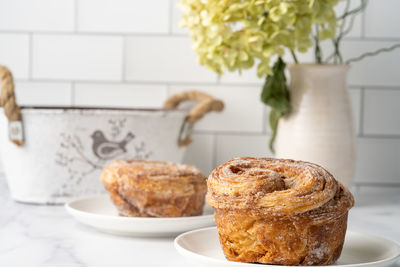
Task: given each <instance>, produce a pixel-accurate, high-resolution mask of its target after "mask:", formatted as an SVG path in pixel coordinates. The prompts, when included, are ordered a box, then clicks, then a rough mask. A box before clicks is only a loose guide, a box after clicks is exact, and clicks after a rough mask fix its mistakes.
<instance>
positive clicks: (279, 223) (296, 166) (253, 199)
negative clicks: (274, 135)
mask: <svg viewBox="0 0 400 267" xmlns="http://www.w3.org/2000/svg"><path fill="white" fill-rule="evenodd" d="M207 184H208V193H207V202H208V203H209V204H210V205H211V206H212V207H214V210H215V221H216V224H217V227H218V233H219V239H220V243H221V246H222V249H223V251H224V254H225V256H226V258H227V259H228V260H231V261H239V262H254V263H264V264H281V265H329V264H333V263H334V262H335V261H336V260H337V259H338V258H339V256H340V253H341V250H342V247H343V242H344V238H345V234H346V227H347V214H348V211H349V209H350V208H351V207H352V206H353V204H354V200H353V196H352V195H351V193H350V192H349V191H348V190H347V189H346V188H345V187H344V186H343V185H342V184H341V183H339V182H338V181H336V180H335V179H334V177H333V176H332V175H331V174H330V173H329V172H328V171H327V170H325V169H324V168H322V167H320V166H318V165H316V164H312V163H308V162H302V161H294V160H287V159H270V158H250V157H244V158H235V159H231V160H230V161H228V162H226V163H224V164H222V165H221V166H219V167H218V168H216V169H215V170H214V171H213V172H212V173H211V174H210V176H209V178H208V182H207Z"/></svg>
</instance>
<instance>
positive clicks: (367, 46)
mask: <svg viewBox="0 0 400 267" xmlns="http://www.w3.org/2000/svg"><path fill="white" fill-rule="evenodd" d="M397 43H398V42H395V41H393V42H387V41H367V40H358V41H354V40H346V41H344V42H343V46H342V52H343V56H344V58H345V59H349V58H353V57H357V56H359V55H361V54H363V53H365V52H371V51H376V50H377V49H380V48H385V47H390V46H393V45H395V44H397ZM399 62H400V49H397V50H394V51H391V52H386V53H381V54H379V55H376V56H374V57H366V58H364V59H363V60H361V61H359V62H354V63H351V68H350V72H349V84H350V85H358V86H362V85H367V86H379V85H381V86H398V85H399V84H400V75H399V71H398V69H399V66H400V63H399Z"/></svg>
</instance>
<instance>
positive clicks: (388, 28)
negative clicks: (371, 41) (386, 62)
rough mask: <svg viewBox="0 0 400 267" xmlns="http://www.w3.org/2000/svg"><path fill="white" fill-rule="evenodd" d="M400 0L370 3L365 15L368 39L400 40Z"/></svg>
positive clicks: (382, 0) (383, 0)
mask: <svg viewBox="0 0 400 267" xmlns="http://www.w3.org/2000/svg"><path fill="white" fill-rule="evenodd" d="M398 10H399V1H398V0H380V1H368V7H367V10H366V13H365V35H366V36H367V37H389V38H399V37H400V31H399V25H400V16H399V14H398Z"/></svg>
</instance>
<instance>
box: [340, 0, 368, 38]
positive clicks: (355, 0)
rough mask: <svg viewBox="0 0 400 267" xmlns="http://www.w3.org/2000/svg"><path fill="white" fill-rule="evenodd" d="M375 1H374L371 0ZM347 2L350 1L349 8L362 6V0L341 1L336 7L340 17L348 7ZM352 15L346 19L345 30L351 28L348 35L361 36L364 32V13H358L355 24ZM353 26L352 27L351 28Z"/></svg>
mask: <svg viewBox="0 0 400 267" xmlns="http://www.w3.org/2000/svg"><path fill="white" fill-rule="evenodd" d="M370 2H373V1H370ZM347 3H350V5H349V6H348V10H347V11H349V10H354V9H356V8H358V7H360V6H361V0H351V1H339V3H338V5H337V6H336V8H335V11H336V14H337V16H338V17H340V16H342V15H343V14H344V13H345V11H346V7H347ZM351 20H352V18H351V16H350V17H348V18H347V19H346V23H345V24H344V27H343V30H344V31H347V29H350V31H349V33H348V34H347V35H346V37H361V34H362V15H361V13H358V14H356V15H355V16H354V21H353V24H352V25H351ZM349 27H351V28H349Z"/></svg>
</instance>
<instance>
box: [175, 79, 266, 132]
mask: <svg viewBox="0 0 400 267" xmlns="http://www.w3.org/2000/svg"><path fill="white" fill-rule="evenodd" d="M193 88H195V89H198V90H200V91H202V92H205V93H207V94H209V95H212V96H214V97H215V98H218V99H221V100H222V101H223V102H224V103H225V109H224V110H223V111H222V112H221V113H215V112H212V113H209V114H207V115H206V116H205V117H204V118H203V119H202V120H201V121H199V122H198V123H196V126H195V129H196V130H203V131H222V132H225V131H228V132H229V131H231V132H260V133H261V132H262V130H263V127H262V126H263V112H264V107H263V104H262V103H261V102H260V101H259V94H260V89H259V87H257V86H256V87H244V86H240V87H238V86H171V87H170V93H171V94H174V93H177V92H180V91H183V90H189V89H193Z"/></svg>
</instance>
